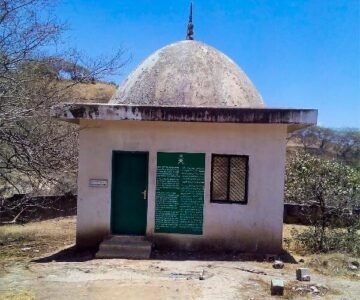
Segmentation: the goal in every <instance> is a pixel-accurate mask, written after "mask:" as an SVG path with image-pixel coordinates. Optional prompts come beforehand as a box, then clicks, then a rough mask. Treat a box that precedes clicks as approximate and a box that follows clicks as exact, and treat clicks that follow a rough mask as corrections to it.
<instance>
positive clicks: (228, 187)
mask: <svg viewBox="0 0 360 300" xmlns="http://www.w3.org/2000/svg"><path fill="white" fill-rule="evenodd" d="M214 157H226V158H228V168H227V173H228V176H227V191H226V196H227V200H216V199H213V172H214ZM232 157H241V158H245V197H244V201H231V200H229V197H230V172H231V171H230V169H231V168H230V166H231V158H232ZM248 190H249V155H238V154H218V153H212V154H211V174H210V202H211V203H218V204H219V203H220V204H240V205H247V204H248Z"/></svg>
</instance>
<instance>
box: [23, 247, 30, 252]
mask: <svg viewBox="0 0 360 300" xmlns="http://www.w3.org/2000/svg"><path fill="white" fill-rule="evenodd" d="M29 250H31V247H25V248H21V251H29Z"/></svg>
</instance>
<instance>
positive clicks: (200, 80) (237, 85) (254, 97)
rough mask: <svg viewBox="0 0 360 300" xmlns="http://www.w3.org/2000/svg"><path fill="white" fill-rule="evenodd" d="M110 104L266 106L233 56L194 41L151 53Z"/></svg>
mask: <svg viewBox="0 0 360 300" xmlns="http://www.w3.org/2000/svg"><path fill="white" fill-rule="evenodd" d="M109 103H112V104H135V105H164V106H167V105H171V106H180V105H181V106H212V107H254V108H255V107H260V108H261V107H264V102H263V100H262V98H261V96H260V94H259V93H258V92H257V90H256V88H255V87H254V85H253V84H252V83H251V81H250V80H249V78H248V77H247V76H246V74H245V73H244V72H243V71H242V70H241V69H240V68H239V67H238V66H237V65H236V64H235V63H234V62H233V61H232V60H231V59H230V58H228V57H227V56H226V55H224V54H223V53H221V52H219V51H218V50H216V49H214V48H212V47H210V46H207V45H205V44H203V43H200V42H197V41H191V40H187V41H181V42H177V43H174V44H171V45H168V46H166V47H164V48H162V49H160V50H158V51H156V52H155V53H154V54H152V55H151V56H149V57H148V58H147V59H146V60H145V61H144V62H143V63H142V64H140V66H138V67H137V68H136V69H135V71H133V72H132V73H131V74H130V75H129V77H128V78H127V80H126V81H125V82H124V83H123V85H122V86H120V87H119V89H118V90H117V92H116V93H115V95H114V96H113V97H112V98H111V100H110V102H109Z"/></svg>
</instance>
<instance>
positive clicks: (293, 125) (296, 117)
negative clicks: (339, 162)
mask: <svg viewBox="0 0 360 300" xmlns="http://www.w3.org/2000/svg"><path fill="white" fill-rule="evenodd" d="M317 114H318V111H317V110H316V109H288V108H285V109H284V108H281V109H280V108H238V107H225V108H218V107H189V106H150V105H149V106H147V105H122V104H97V103H91V104H88V103H77V104H67V103H64V104H59V105H56V106H53V107H52V109H51V116H52V117H54V118H57V119H61V120H65V121H68V122H73V123H79V120H80V119H87V120H111V121H124V120H133V121H158V122H159V121H160V122H207V123H243V124H287V125H289V126H288V131H294V130H297V129H300V128H304V127H308V126H312V125H316V123H317Z"/></svg>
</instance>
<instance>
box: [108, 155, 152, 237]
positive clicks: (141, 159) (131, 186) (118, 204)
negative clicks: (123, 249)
mask: <svg viewBox="0 0 360 300" xmlns="http://www.w3.org/2000/svg"><path fill="white" fill-rule="evenodd" d="M112 173H113V176H112V196H111V198H112V201H111V231H112V233H113V234H129V235H144V234H145V232H146V218H147V193H146V192H147V184H148V180H147V179H148V153H143V152H120V151H116V152H114V153H113V169H112ZM144 191H146V192H145V194H144Z"/></svg>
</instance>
